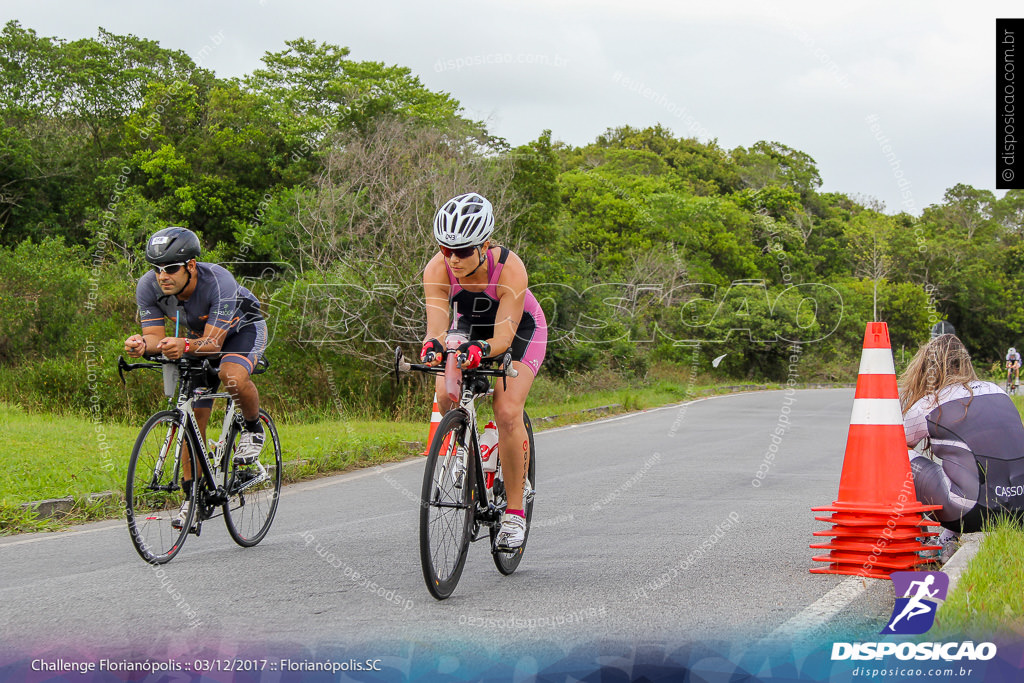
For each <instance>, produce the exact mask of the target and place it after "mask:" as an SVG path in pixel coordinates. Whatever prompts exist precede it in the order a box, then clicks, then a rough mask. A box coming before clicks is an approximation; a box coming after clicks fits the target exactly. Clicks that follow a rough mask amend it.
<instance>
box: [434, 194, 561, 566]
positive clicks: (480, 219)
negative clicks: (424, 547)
mask: <svg viewBox="0 0 1024 683" xmlns="http://www.w3.org/2000/svg"><path fill="white" fill-rule="evenodd" d="M493 232H494V213H493V210H492V209H491V203H490V202H489V201H487V200H486V199H484V198H483V197H482V196H480V195H478V194H476V193H475V192H470V193H468V194H463V195H459V196H458V197H455V198H453V199H450V200H448V201H447V202H445V203H444V205H443V206H441V208H440V210H438V212H437V214H436V215H435V216H434V239H435V240H436V241H437V244H438V247H439V250H440V251H439V253H437V254H435V255H434V257H433V258H432V259H430V262H429V263H428V264H427V267H426V268H425V269H424V271H423V289H424V294H425V297H426V307H427V336H426V339H425V340H424V342H423V350H422V351H421V352H420V360H422V361H423V362H424V363H427V364H428V365H437V364H439V363H440V362H441V358H442V353H443V351H444V349H445V337H446V335H447V331H448V330H449V329H451V328H452V325H451V323H452V319H451V315H452V311H453V310H455V312H456V314H457V318H456V320H455V328H456V329H458V330H459V331H461V332H462V333H463V334H465V335H466V338H467V339H468V340H469V341H467V342H465V343H464V344H462V345H461V346H460V347H459V351H460V352H461V353H464V354H466V361H465V363H464V364H463V365H462V368H463V369H472V368H475V367H477V366H478V365H479V364H480V361H481V359H483V358H486V357H489V356H497V355H500V354H503V353H505V352H506V351H509V352H511V354H512V365H513V367H514V368H516V369H517V370H518V371H519V375H518V376H517V377H509V378H508V379H507V384H504V383H502V382H496V383H495V387H494V420H495V422H496V424H497V426H498V452H499V453H500V457H501V469H502V474H503V475H504V479H505V488H506V491H507V496H508V508H507V509H506V511H505V514H504V516H503V517H502V521H501V530H500V531H499V533H498V538H497V540H496V543H497V545H499V546H504V547H508V548H517V547H519V546H521V545H522V544H523V540H524V536H525V533H526V521H525V519H524V515H523V491H524V489H525V488H526V486H527V481H526V472H527V467H528V464H529V461H530V447H529V440H528V439H527V434H526V425H525V424H524V423H523V409H524V407H525V405H526V396H527V394H529V393H530V387H531V386H532V385H533V379H534V377H536V375H537V371H538V370H540V365H541V363H542V362H543V361H544V354H545V351H546V348H547V338H548V335H547V321H546V320H545V319H544V312H543V311H542V310H541V308H540V305H539V304H538V303H537V299H536V298H534V296H533V294H532V293H531V292H530V290H529V289H528V288H527V277H526V267H525V266H524V265H523V262H522V260H521V259H520V258H519V257H518V256H516V255H515V254H514V253H512V252H511V251H509V250H508V249H507V248H505V247H501V246H497V245H496V244H492V242H491V240H490V237H491V234H492V233H493ZM431 354H433V357H431ZM437 397H438V404H439V406H440V408H441V412H442V413H444V412H447V411H448V410H449V409H451V407H452V403H451V401H450V400H449V399H448V392H447V391H445V389H444V377H443V376H441V375H438V378H437ZM513 482H518V483H519V485H518V486H514V485H513ZM530 485H532V482H530Z"/></svg>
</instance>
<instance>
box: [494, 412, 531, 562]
mask: <svg viewBox="0 0 1024 683" xmlns="http://www.w3.org/2000/svg"><path fill="white" fill-rule="evenodd" d="M523 424H525V425H526V435H527V438H528V439H529V441H530V464H529V465H528V466H527V468H526V480H527V482H528V483H527V487H526V488H527V490H525V491H524V492H523V495H524V498H523V512H525V513H526V536H525V537H524V538H523V544H522V545H521V546H519V547H518V548H516V550H515V552H511V553H507V552H501V551H497V550H496V551H493V552H492V557H493V558H494V566H495V567H497V568H498V571H499V572H501V573H502V574H504V575H506V576H508V575H509V574H511V573H512V572H514V571H515V570H516V568H517V567H518V566H519V563H520V562H521V561H522V559H523V552H524V551H525V550H526V541H528V540H529V538H530V523H531V522H532V521H533V497H534V489H536V487H537V449H536V448H534V445H533V423H532V422H530V416H529V415H527V414H526V411H523ZM498 460H499V462H500V461H501V454H500V453H499V454H498ZM506 484H507V482H506ZM504 495H505V494H504V493H503V494H502V498H503V500H501V501H497V503H498V506H499V507H505V506H507V505H508V502H507V500H505V499H504ZM500 527H501V525H500V524H498V525H497V526H492V527H491V547H492V548H493V547H494V541H495V539H496V538H497V537H498V530H499V528H500Z"/></svg>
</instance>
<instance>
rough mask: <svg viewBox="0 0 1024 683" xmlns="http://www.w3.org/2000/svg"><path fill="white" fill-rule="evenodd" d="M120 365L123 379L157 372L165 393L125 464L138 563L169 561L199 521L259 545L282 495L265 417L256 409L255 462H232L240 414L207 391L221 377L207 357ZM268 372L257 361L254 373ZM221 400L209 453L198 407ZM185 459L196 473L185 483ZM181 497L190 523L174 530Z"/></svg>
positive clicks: (277, 457) (277, 453) (273, 434)
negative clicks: (261, 441)
mask: <svg viewBox="0 0 1024 683" xmlns="http://www.w3.org/2000/svg"><path fill="white" fill-rule="evenodd" d="M117 360H118V373H119V374H120V375H121V381H122V382H124V381H125V378H124V373H125V372H131V371H133V370H140V369H148V370H161V369H162V370H163V371H164V373H165V393H167V394H168V396H169V401H168V406H169V409H168V410H161V411H159V412H157V413H154V414H153V415H152V416H151V417H150V418H149V419H148V420H146V423H145V424H144V425H143V426H142V430H141V431H140V432H139V436H138V438H137V439H136V440H135V446H134V448H132V455H131V459H130V460H129V462H128V481H127V485H126V489H125V516H126V517H127V520H128V532H129V535H130V536H131V539H132V544H133V545H134V546H135V549H136V550H137V551H138V553H139V555H140V556H141V557H142V559H144V560H145V561H146V562H149V563H151V564H164V563H165V562H169V561H170V560H171V559H172V558H173V557H174V556H175V555H177V554H178V551H180V550H181V546H182V544H183V543H184V542H185V539H186V538H187V537H188V534H189V533H193V534H195V535H196V536H199V535H200V533H201V532H202V528H203V522H205V521H206V520H209V519H213V518H214V517H219V516H221V515H223V517H224V523H225V524H226V525H227V528H228V533H229V534H230V535H231V538H232V539H234V541H235V543H237V544H238V545H240V546H244V547H251V546H254V545H256V544H257V543H259V542H260V541H262V540H263V538H264V536H266V535H267V531H269V529H270V525H271V523H272V522H273V521H274V515H275V513H276V512H277V503H278V498H279V496H280V493H281V441H280V439H279V438H278V435H277V428H276V427H275V426H274V421H273V420H272V419H271V417H270V415H269V414H267V412H266V411H265V410H260V415H259V419H260V421H261V422H262V423H263V430H264V433H265V434H266V441H265V445H264V446H263V452H262V453H261V454H260V458H259V460H258V461H257V462H255V463H252V464H250V465H238V464H235V462H234V457H233V456H234V452H235V448H236V447H237V445H238V440H239V437H240V436H241V433H242V429H243V425H244V422H243V419H242V413H241V410H240V409H239V408H238V407H237V406H236V405H235V402H234V400H233V399H232V398H231V394H228V393H226V392H220V393H218V392H216V391H215V390H214V389H211V388H210V387H212V386H216V385H217V381H218V380H217V368H216V367H214V366H213V365H212V364H211V362H210V361H209V360H207V359H203V360H199V359H196V358H190V357H182V358H180V359H178V360H170V359H167V358H165V357H163V356H150V357H147V362H140V363H127V362H125V360H124V358H123V357H119V358H118V359H117ZM268 367H269V364H268V363H267V361H266V360H265V359H260V362H259V363H257V365H256V368H255V369H254V371H253V374H254V375H257V374H260V373H263V372H265V371H266V370H267V368H268ZM222 398H226V399H227V405H226V406H225V407H224V419H223V423H222V425H221V430H220V437H219V439H218V440H217V441H213V440H211V441H210V448H207V447H206V444H205V443H204V442H203V441H204V440H203V438H202V435H201V433H200V431H199V425H198V424H197V422H196V416H195V412H194V406H195V402H196V401H198V400H200V399H222ZM171 405H173V406H174V407H173V408H170V406H171ZM183 458H185V459H187V461H188V462H189V463H190V472H191V473H192V475H193V476H192V479H191V480H188V481H186V480H185V479H184V478H183V476H182V463H183ZM265 463H266V464H265ZM197 473H198V475H197ZM185 500H190V501H192V504H191V505H190V506H189V511H188V515H187V519H185V520H184V523H183V524H182V525H181V528H180V529H178V528H174V527H173V526H172V525H171V521H172V519H173V518H175V517H176V516H177V514H178V510H179V509H180V508H181V504H182V503H183V502H184V501H185Z"/></svg>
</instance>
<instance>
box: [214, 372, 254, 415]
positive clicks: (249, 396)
mask: <svg viewBox="0 0 1024 683" xmlns="http://www.w3.org/2000/svg"><path fill="white" fill-rule="evenodd" d="M217 374H218V376H219V377H220V381H221V382H223V383H224V389H225V390H226V391H227V392H228V393H229V394H231V398H233V399H234V400H235V403H237V404H238V407H239V408H241V409H242V417H244V418H245V419H246V420H255V419H256V418H257V417H259V414H260V394H259V392H258V391H257V390H256V385H255V384H254V383H253V381H252V378H251V377H250V376H249V371H248V370H247V369H246V368H245V367H243V366H241V365H239V364H238V363H221V364H220V372H219V373H217Z"/></svg>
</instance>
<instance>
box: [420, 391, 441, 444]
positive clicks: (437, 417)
mask: <svg viewBox="0 0 1024 683" xmlns="http://www.w3.org/2000/svg"><path fill="white" fill-rule="evenodd" d="M439 424H441V406H439V405H437V392H436V391H435V392H434V409H433V412H432V413H431V414H430V432H429V433H428V434H427V446H426V448H424V449H423V453H422V454H421V455H426V454H428V453H429V452H430V444H431V443H433V441H434V433H435V432H436V431H437V425H439Z"/></svg>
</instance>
